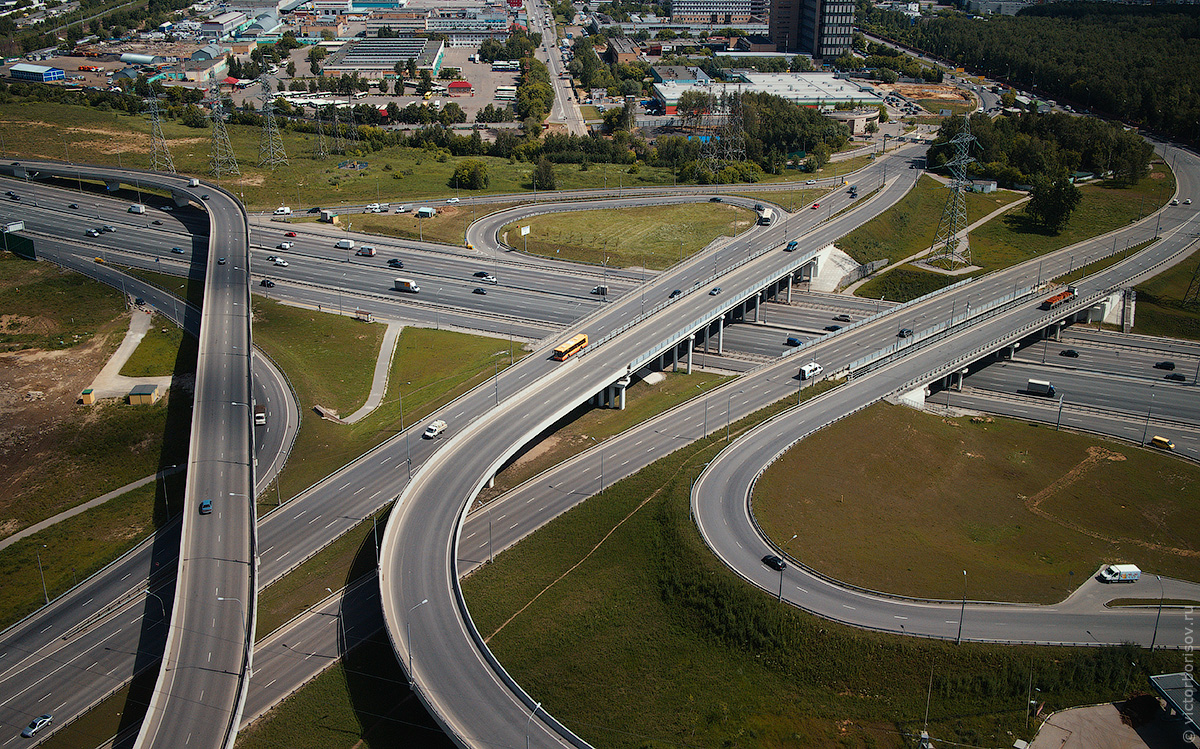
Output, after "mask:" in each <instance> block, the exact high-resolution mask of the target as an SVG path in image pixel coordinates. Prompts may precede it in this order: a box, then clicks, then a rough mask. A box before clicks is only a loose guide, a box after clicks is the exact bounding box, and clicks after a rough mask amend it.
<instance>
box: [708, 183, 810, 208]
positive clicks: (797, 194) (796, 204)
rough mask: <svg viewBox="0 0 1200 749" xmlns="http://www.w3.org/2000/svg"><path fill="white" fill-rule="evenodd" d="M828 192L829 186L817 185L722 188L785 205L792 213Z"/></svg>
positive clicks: (753, 198) (722, 192)
mask: <svg viewBox="0 0 1200 749" xmlns="http://www.w3.org/2000/svg"><path fill="white" fill-rule="evenodd" d="M828 192H830V190H829V189H827V188H816V187H800V188H797V189H795V190H771V191H764V192H730V193H726V192H725V191H724V186H723V189H722V190H721V194H722V195H737V196H738V197H740V198H749V199H751V200H769V201H770V202H772V203H774V204H775V205H779V206H783V208H784V209H786V210H787V211H788V212H790V213H795V212H796V210H797V209H799V208H806V207H807V206H809V205H810V204H811V203H813V202H814V201H817V200H820V199H821V198H824V197H825V194H826V193H828Z"/></svg>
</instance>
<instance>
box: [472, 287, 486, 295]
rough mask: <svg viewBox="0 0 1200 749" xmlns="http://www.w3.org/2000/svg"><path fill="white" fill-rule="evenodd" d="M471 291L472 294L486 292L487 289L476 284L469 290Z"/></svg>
mask: <svg viewBox="0 0 1200 749" xmlns="http://www.w3.org/2000/svg"><path fill="white" fill-rule="evenodd" d="M471 293H472V294H486V293H487V289H485V288H483V287H482V286H476V287H475V288H474V289H472V290H471Z"/></svg>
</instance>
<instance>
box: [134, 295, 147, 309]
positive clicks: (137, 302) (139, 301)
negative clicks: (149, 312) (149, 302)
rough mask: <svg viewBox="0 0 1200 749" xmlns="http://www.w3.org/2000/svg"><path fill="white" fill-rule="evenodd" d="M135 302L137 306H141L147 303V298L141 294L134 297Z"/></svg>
mask: <svg viewBox="0 0 1200 749" xmlns="http://www.w3.org/2000/svg"><path fill="white" fill-rule="evenodd" d="M133 303H134V305H135V306H138V307H141V306H142V305H143V304H145V303H146V300H145V299H142V298H141V297H140V296H139V297H134V300H133Z"/></svg>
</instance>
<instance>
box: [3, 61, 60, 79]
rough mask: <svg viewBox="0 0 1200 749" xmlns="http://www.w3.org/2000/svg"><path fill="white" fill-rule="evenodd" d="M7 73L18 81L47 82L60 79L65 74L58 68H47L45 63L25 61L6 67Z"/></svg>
mask: <svg viewBox="0 0 1200 749" xmlns="http://www.w3.org/2000/svg"><path fill="white" fill-rule="evenodd" d="M8 74H9V75H10V76H12V77H13V78H15V79H17V80H18V81H37V82H39V83H49V82H50V81H61V80H62V79H63V78H64V77H65V75H64V74H63V72H62V71H61V70H59V69H58V68H48V67H46V66H45V65H30V64H29V63H26V62H19V63H17V64H16V65H13V66H12V67H11V68H9V69H8Z"/></svg>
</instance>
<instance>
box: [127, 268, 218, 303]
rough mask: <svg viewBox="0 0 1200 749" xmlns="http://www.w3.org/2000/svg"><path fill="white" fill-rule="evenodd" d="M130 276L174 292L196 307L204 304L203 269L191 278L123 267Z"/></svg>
mask: <svg viewBox="0 0 1200 749" xmlns="http://www.w3.org/2000/svg"><path fill="white" fill-rule="evenodd" d="M121 270H123V271H125V272H126V273H128V274H129V275H131V276H134V277H136V278H140V279H142V280H143V281H145V282H147V283H150V284H153V285H155V286H157V287H158V288H160V289H162V290H163V291H166V292H169V293H171V294H174V295H175V296H177V297H179V298H180V299H182V300H185V301H186V302H187V303H188V304H190V305H192V306H193V307H195V308H196V309H200V308H201V307H203V306H204V278H203V269H198V272H200V273H201V277H200V278H191V277H184V276H175V275H170V274H167V273H156V272H154V271H148V270H140V269H138V268H124V267H122V268H121Z"/></svg>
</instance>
